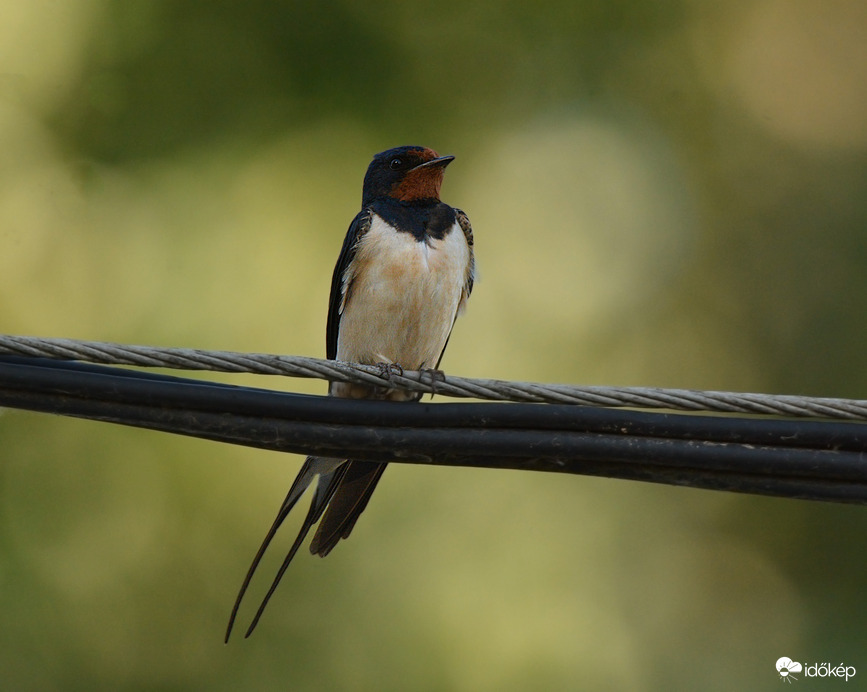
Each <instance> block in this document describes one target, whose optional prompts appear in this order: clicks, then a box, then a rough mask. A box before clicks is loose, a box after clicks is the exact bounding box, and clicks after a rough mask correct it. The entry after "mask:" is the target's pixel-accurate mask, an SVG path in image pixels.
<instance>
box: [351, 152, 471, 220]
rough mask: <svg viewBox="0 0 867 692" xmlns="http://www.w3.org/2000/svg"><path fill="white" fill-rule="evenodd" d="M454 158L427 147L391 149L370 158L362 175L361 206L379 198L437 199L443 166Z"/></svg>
mask: <svg viewBox="0 0 867 692" xmlns="http://www.w3.org/2000/svg"><path fill="white" fill-rule="evenodd" d="M454 158H455V157H454V156H440V155H439V154H437V153H436V152H435V151H434V150H433V149H428V148H427V147H415V146H408V147H395V148H394V149H389V150H387V151H383V152H381V153H379V154H377V155H376V156H374V157H373V161H371V162H370V166H368V168H367V175H365V176H364V191H363V194H362V205H363V206H365V205H367V204H369V203H370V202H372V201H373V200H375V199H377V198H381V197H391V198H392V199H397V200H400V201H401V202H414V201H417V200H438V199H439V198H440V186H441V185H442V183H443V172H444V170H445V167H446V166H448V165H449V163H451V162H452V161H453V160H454Z"/></svg>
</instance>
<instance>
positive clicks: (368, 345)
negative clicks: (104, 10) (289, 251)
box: [337, 214, 470, 370]
mask: <svg viewBox="0 0 867 692" xmlns="http://www.w3.org/2000/svg"><path fill="white" fill-rule="evenodd" d="M469 263H470V249H469V247H468V246H467V242H466V238H465V237H464V234H463V231H462V230H461V228H460V227H459V226H458V225H457V223H456V224H455V225H454V226H453V227H452V228H451V229H449V231H448V232H447V233H446V234H445V236H444V237H443V238H442V239H441V240H436V239H433V238H429V239H427V240H424V241H418V240H416V238H415V237H414V236H413V235H411V234H409V233H401V232H399V231H397V230H395V229H394V228H393V227H391V226H390V225H388V224H387V223H385V221H383V220H382V219H381V218H380V217H379V216H377V215H375V214H374V216H373V219H372V222H371V226H370V230H369V231H368V232H367V233H366V234H365V235H364V236H363V237H362V239H361V241H360V244H359V247H358V252H357V254H356V257H355V260H354V262H353V267H352V270H351V273H350V274H349V275H348V276H347V277H346V278H347V282H346V283H347V284H351V288H350V293H349V296H348V299H346V300H345V304H344V305H343V310H342V316H341V320H340V331H339V336H338V340H337V359H338V360H348V361H356V362H359V363H371V364H373V363H397V364H398V365H400V366H401V367H403V368H405V369H407V370H419V369H423V368H433V367H435V366H436V363H437V360H438V359H439V357H440V354H441V353H442V351H443V348H445V344H446V340H447V339H448V336H449V332H450V331H451V328H452V324H453V322H454V319H455V316H456V315H457V312H458V309H459V308H460V307H462V304H461V303H462V296H463V290H464V286H465V284H466V281H467V272H468V271H469ZM345 285H346V284H345ZM344 290H346V289H345V286H344Z"/></svg>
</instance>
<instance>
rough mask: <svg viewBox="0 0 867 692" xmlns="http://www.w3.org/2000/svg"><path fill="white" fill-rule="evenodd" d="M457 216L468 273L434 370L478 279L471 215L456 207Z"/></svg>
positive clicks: (437, 366) (437, 368) (437, 367)
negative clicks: (466, 257)
mask: <svg viewBox="0 0 867 692" xmlns="http://www.w3.org/2000/svg"><path fill="white" fill-rule="evenodd" d="M455 217H456V218H457V222H458V225H459V226H460V227H461V230H462V231H463V232H464V238H465V239H466V241H467V247H468V248H469V250H470V261H469V262H467V273H466V278H465V280H464V288H463V291H462V292H461V299H460V301H459V302H458V308H457V310H455V316H454V317H453V318H452V326H451V327H450V328H449V335H448V336H447V337H446V342H445V343H444V344H443V350H442V351H440V356H439V358H437V364H436V366H434V370H439V368H440V362H442V359H443V354H445V352H446V347H447V346H448V345H449V339H451V338H452V329H454V328H455V322H456V321H457V319H458V315H460V314H461V311H462V310H463V309H464V308H465V307H466V305H467V301H468V300H469V299H470V293H472V292H473V283H474V282H475V280H476V256H475V253H474V252H473V227H472V226H471V225H470V219H469V217H468V216H467V215H466V214H465V213H464V212H463V211H462V210H460V209H455Z"/></svg>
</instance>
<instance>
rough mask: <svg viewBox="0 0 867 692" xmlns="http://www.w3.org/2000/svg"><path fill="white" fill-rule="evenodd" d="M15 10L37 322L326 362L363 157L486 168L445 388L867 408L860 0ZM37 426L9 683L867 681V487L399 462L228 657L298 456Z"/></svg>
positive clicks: (17, 325) (468, 184) (866, 138)
mask: <svg viewBox="0 0 867 692" xmlns="http://www.w3.org/2000/svg"><path fill="white" fill-rule="evenodd" d="M0 15H2V21H0V243H2V252H0V318H2V322H3V325H4V326H3V330H4V331H5V332H8V333H18V334H32V335H46V336H67V337H77V338H88V339H102V340H117V341H121V342H130V343H145V344H163V345H178V346H193V347H202V348H226V349H237V350H256V351H268V352H284V353H297V354H312V355H321V354H322V352H323V350H324V348H323V340H324V334H323V333H324V316H325V311H326V301H327V293H328V285H329V282H330V272H331V268H332V266H333V262H334V259H335V257H336V255H337V251H338V248H339V246H340V243H341V241H342V235H343V233H344V231H345V228H346V226H347V225H348V223H349V221H350V219H351V218H352V216H353V215H354V214H355V212H356V211H357V206H358V201H359V198H360V183H361V177H362V175H363V172H364V170H365V167H366V165H367V162H368V160H369V158H370V156H371V155H372V154H373V153H375V152H376V151H379V150H381V149H384V148H387V147H389V146H394V145H397V144H409V143H420V144H425V145H428V146H432V147H434V148H436V149H438V150H440V151H441V152H443V153H454V154H456V155H457V157H458V158H457V161H456V162H455V164H454V165H453V166H451V167H450V168H449V171H448V175H447V178H446V184H445V188H444V198H445V199H446V200H447V201H449V202H451V203H453V204H456V205H458V206H460V207H462V208H464V209H465V210H466V211H467V212H468V213H469V215H470V218H471V219H472V221H473V224H474V228H475V232H476V242H477V253H478V258H479V263H480V270H481V280H480V281H479V283H478V284H477V287H476V291H475V293H474V296H473V299H472V300H471V302H470V306H469V310H468V313H467V315H466V316H465V317H464V318H462V320H461V321H460V322H459V324H458V327H457V329H456V331H455V334H454V335H453V338H452V340H451V344H450V347H449V353H448V355H447V356H446V358H445V360H444V362H443V366H444V368H445V369H446V370H447V371H451V372H454V373H457V374H462V375H469V376H482V377H485V376H490V377H500V378H514V379H538V380H545V381H563V382H581V383H605V384H631V385H658V386H671V387H692V388H716V389H739V390H758V391H767V392H778V393H805V394H812V395H829V396H850V397H859V398H863V397H864V392H865V389H867V368H865V366H864V364H863V356H862V352H863V344H864V342H865V327H864V321H863V319H862V316H863V314H864V312H865V308H867V271H865V269H867V240H865V233H864V230H865V226H867V10H865V9H864V6H862V5H861V4H859V3H846V2H836V1H835V2H825V1H823V2H820V1H819V0H807V1H805V2H800V3H797V4H792V3H788V2H785V0H755V1H747V0H728V1H727V2H719V3H706V2H701V1H699V0H678V1H676V0H663V1H661V2H635V1H633V0H617V1H615V2H597V1H589V0H588V1H583V2H549V3H544V4H541V5H540V4H532V3H523V2H489V1H481V2H472V3H465V2H452V1H441V2H438V3H413V2H410V3H407V2H397V1H396V0H386V1H384V2H379V3H375V4H374V3H359V2H350V1H349V0H346V1H344V2H324V3H314V2H289V1H285V2H276V1H274V2H264V1H263V0H254V1H252V2H246V3H230V2H224V1H218V2H194V1H193V0H186V1H180V2H179V1H174V0H172V1H168V0H152V1H150V2H122V1H120V0H80V1H79V2H74V3H52V2H48V1H47V0H34V1H28V2H25V1H24V0H6V2H5V3H4V5H3V7H2V12H0ZM232 379H233V380H234V381H242V382H255V383H256V384H259V385H263V384H264V385H265V386H273V387H292V388H295V389H300V390H302V391H310V392H321V391H322V389H323V388H322V386H321V384H316V383H312V384H311V383H303V382H302V383H297V382H283V381H268V380H262V379H254V378H248V379H244V378H232ZM0 439H2V443H3V444H2V449H3V459H2V464H0V585H2V589H0V606H2V612H3V617H2V619H0V622H2V626H0V683H2V685H0V686H2V687H3V688H4V689H15V690H27V689H39V690H48V689H64V690H66V689H79V688H80V689H88V690H90V689H102V688H104V689H112V690H124V689H154V688H157V689H208V690H215V689H216V690H219V689H233V690H234V689H250V690H254V689H274V688H287V687H288V688H290V689H297V690H303V689H332V688H349V689H368V688H369V689H376V690H383V689H401V690H403V689H430V690H439V689H467V690H484V689H496V690H503V689H515V690H523V689H528V688H533V689H542V688H553V689H576V688H577V689H634V690H668V689H682V688H693V689H695V688H698V689H725V690H730V689H763V688H764V686H765V685H767V686H768V687H770V686H771V685H776V684H779V680H778V679H777V678H776V676H775V672H774V669H773V663H774V661H776V659H777V658H779V657H780V656H784V655H785V656H790V657H791V658H793V659H795V660H799V661H804V662H809V661H827V660H832V661H835V662H836V661H838V660H842V661H845V662H846V663H847V664H850V665H854V666H856V667H857V668H858V669H859V670H861V671H863V672H862V674H864V675H867V658H865V657H864V654H863V651H864V650H865V648H867V647H865V644H867V616H865V615H864V613H867V602H865V595H864V589H863V585H862V575H863V574H864V572H865V569H867V558H865V557H864V556H865V554H867V553H865V551H864V550H863V548H862V544H861V542H862V541H863V536H864V535H865V534H867V514H865V512H864V511H863V510H862V509H860V508H853V507H838V506H831V505H820V504H805V503H799V502H794V501H784V500H773V499H762V498H750V497H738V496H732V495H726V494H715V493H710V492H702V491H693V490H683V489H673V488H658V487H653V486H646V485H639V484H631V483H625V482H618V481H606V480H601V479H582V478H562V477H557V476H541V475H538V476H536V475H532V474H522V473H515V472H481V471H473V470H454V469H433V468H431V469H428V468H409V467H393V468H391V469H389V471H388V474H387V475H386V477H385V479H384V481H383V483H382V485H381V488H380V489H379V490H378V492H377V495H376V499H375V501H374V502H373V503H372V505H371V506H370V507H369V508H368V510H367V511H366V513H365V515H364V518H363V519H362V520H361V521H360V523H359V525H358V527H357V529H356V531H355V533H354V534H353V537H352V540H351V541H348V542H346V543H345V544H343V545H341V546H340V547H339V548H338V549H337V550H335V552H334V553H333V554H332V555H331V556H329V558H328V559H327V560H326V561H325V562H322V561H319V560H313V559H311V558H309V557H307V556H305V555H300V556H299V559H298V560H297V562H296V564H294V565H293V567H292V570H291V571H290V572H289V574H288V575H287V577H286V580H285V582H284V585H283V586H282V589H281V591H280V592H279V593H278V595H277V597H276V598H275V599H274V601H273V602H272V605H271V607H270V610H269V612H268V613H267V614H266V616H265V618H264V620H263V622H262V624H261V626H260V628H259V630H258V631H257V632H256V635H255V636H254V638H253V639H251V640H249V641H247V642H244V641H242V640H240V638H239V639H238V640H236V641H233V642H232V644H231V645H230V646H229V647H224V646H223V645H222V642H221V634H222V627H223V626H224V623H225V619H226V617H227V615H228V609H229V606H230V605H231V601H232V598H233V597H234V594H235V589H236V588H237V586H238V584H239V582H240V579H241V577H242V575H243V573H244V571H245V570H246V566H247V562H248V560H249V559H250V558H251V557H252V554H253V552H254V550H255V548H256V546H257V542H258V541H259V540H260V538H261V535H262V534H263V533H264V531H265V529H266V527H267V525H268V524H269V522H270V521H271V518H272V515H273V513H274V512H275V511H276V509H277V507H278V505H279V502H280V500H281V499H282V495H283V493H284V492H285V488H286V487H287V486H288V483H289V482H290V481H291V478H292V477H293V475H294V472H295V470H296V469H297V466H298V462H299V461H300V460H298V459H297V458H293V457H289V456H283V455H276V454H270V453H265V452H258V451H254V450H244V449H235V448H230V447H226V446H220V445H217V444H213V443H207V442H201V441H193V440H184V439H174V438H169V437H167V436H161V435H159V434H157V433H147V432H141V431H132V430H125V429H120V428H112V427H110V426H107V425H102V424H97V423H87V422H80V421H72V420H61V419H54V418H51V417H47V416H37V415H33V414H25V413H19V412H10V411H7V412H4V413H3V414H2V415H0ZM287 534H291V527H289V528H288V529H287ZM286 538H287V539H288V538H289V537H288V536H287V537H286ZM280 547H282V546H278V550H277V551H275V555H274V556H272V559H271V560H269V561H266V564H265V565H264V566H263V567H264V568H263V570H262V572H263V576H262V579H261V582H264V581H266V580H267V579H269V578H270V575H271V574H272V573H273V569H275V567H276V564H277V563H278V562H279V555H277V554H276V553H277V552H279V548H280ZM264 586H265V584H264V583H258V584H257V585H256V588H255V589H254V590H253V593H252V594H251V595H252V597H253V598H252V599H251V601H254V600H255V599H256V598H257V597H258V596H259V595H260V594H261V593H262V590H263V589H264ZM250 605H251V604H248V609H247V610H245V611H244V614H245V616H247V617H248V616H249V614H250V613H249V609H250ZM244 614H242V616H243V615H244Z"/></svg>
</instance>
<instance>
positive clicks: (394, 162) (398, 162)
mask: <svg viewBox="0 0 867 692" xmlns="http://www.w3.org/2000/svg"><path fill="white" fill-rule="evenodd" d="M388 165H389V166H390V167H391V170H393V171H395V170H397V169H398V168H400V167H401V166H402V165H403V161H401V160H400V159H392V160H391V163H389V164H388Z"/></svg>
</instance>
